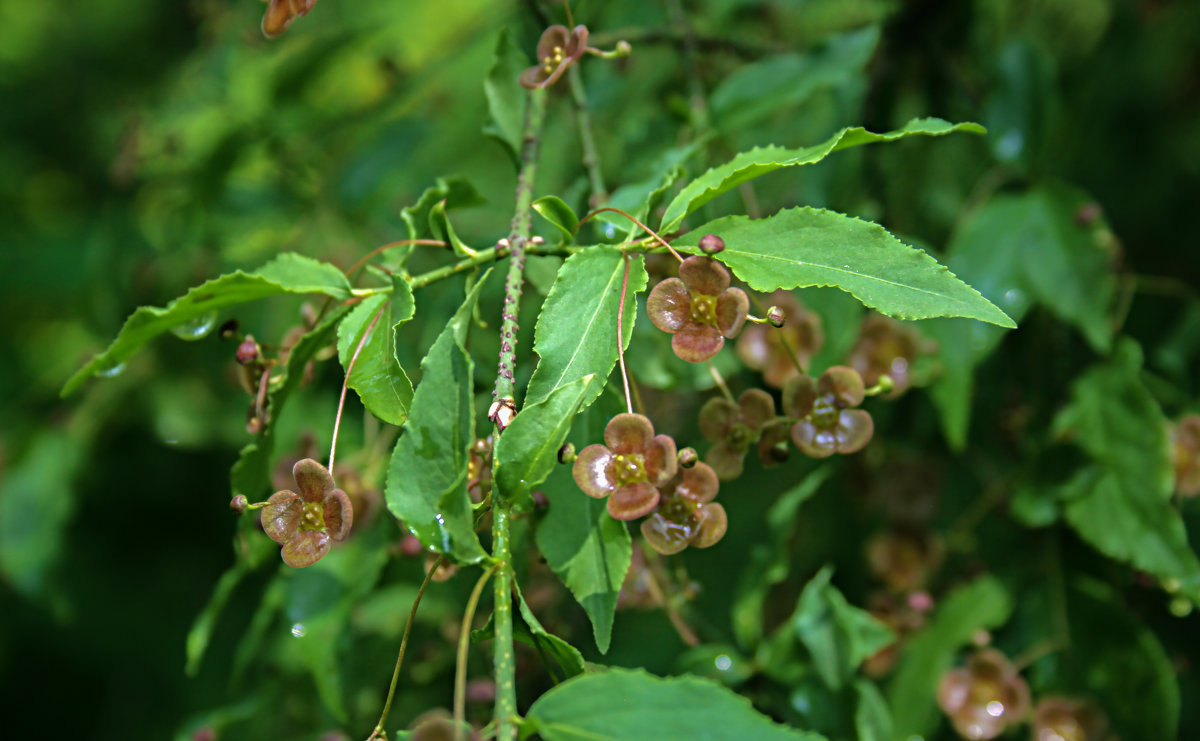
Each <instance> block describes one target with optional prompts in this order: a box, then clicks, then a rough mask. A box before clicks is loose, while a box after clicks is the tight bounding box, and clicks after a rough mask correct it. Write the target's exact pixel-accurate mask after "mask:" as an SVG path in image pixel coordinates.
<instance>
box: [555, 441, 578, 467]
mask: <svg viewBox="0 0 1200 741" xmlns="http://www.w3.org/2000/svg"><path fill="white" fill-rule="evenodd" d="M558 462H559V463H574V462H575V446H574V445H572V444H571V443H563V446H562V447H561V448H559V449H558Z"/></svg>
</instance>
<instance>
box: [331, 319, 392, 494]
mask: <svg viewBox="0 0 1200 741" xmlns="http://www.w3.org/2000/svg"><path fill="white" fill-rule="evenodd" d="M386 308H387V302H386V301H385V302H384V303H383V306H380V307H379V311H377V312H375V316H374V318H372V319H371V323H370V324H368V325H367V329H366V331H365V332H363V336H362V337H360V338H359V340H358V346H357V347H355V348H354V354H353V355H351V356H350V362H349V363H347V364H346V376H345V378H343V379H342V396H341V398H339V399H338V408H337V416H336V417H334V418H333V440H332V441H331V442H330V443H329V471H330V473H332V472H333V456H334V454H336V453H337V440H338V428H339V427H341V424H342V408H343V407H344V406H345V405H346V387H347V386H349V385H350V374H351V373H352V372H353V371H354V363H355V362H356V361H357V360H358V354H359V353H360V352H362V349H363V345H365V344H367V338H368V337H370V336H371V331H372V330H373V329H375V325H376V324H378V323H379V317H381V316H383V310H384V309H386Z"/></svg>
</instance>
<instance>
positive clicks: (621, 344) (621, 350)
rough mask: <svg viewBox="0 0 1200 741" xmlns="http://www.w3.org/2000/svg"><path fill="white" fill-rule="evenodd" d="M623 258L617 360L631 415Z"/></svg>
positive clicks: (627, 264)
mask: <svg viewBox="0 0 1200 741" xmlns="http://www.w3.org/2000/svg"><path fill="white" fill-rule="evenodd" d="M621 257H624V258H625V275H624V276H623V277H622V278H621V303H619V304H617V360H618V361H619V362H620V364H621V382H622V383H624V384H625V410H626V411H628V412H629V413H630V414H633V397H632V396H630V395H629V373H627V372H626V371H625V332H624V329H623V327H622V324H621V320H622V317H623V316H624V314H625V292H626V290H628V288H629V255H628V254H626V253H624V252H622V253H621Z"/></svg>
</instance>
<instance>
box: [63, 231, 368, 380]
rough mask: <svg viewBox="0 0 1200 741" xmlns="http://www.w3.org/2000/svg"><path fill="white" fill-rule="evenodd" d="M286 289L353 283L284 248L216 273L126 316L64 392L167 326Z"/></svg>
mask: <svg viewBox="0 0 1200 741" xmlns="http://www.w3.org/2000/svg"><path fill="white" fill-rule="evenodd" d="M284 293H319V294H324V295H326V296H330V297H331V298H335V299H338V300H344V299H347V298H349V297H350V283H349V282H347V280H346V276H344V275H342V271H340V270H338V269H337V268H336V267H334V266H333V265H330V264H329V263H325V262H318V261H317V260H313V259H312V258H310V257H304V256H303V255H297V254H293V253H290V252H285V253H284V254H282V255H280V256H279V257H276V258H275V259H274V260H272V261H271V262H269V263H267V264H266V265H264V266H263V267H261V268H259V269H258V270H256V271H254V272H253V273H244V272H242V271H240V270H239V271H237V272H234V273H228V274H226V275H222V276H221V277H219V278H214V279H212V280H210V281H208V282H207V283H204V284H202V285H199V286H197V287H195V288H193V289H191V290H190V291H188V292H187V293H185V294H184V295H183V296H181V297H179V298H177V299H175V300H174V301H172V302H171V303H169V304H167V305H166V306H165V307H162V308H159V307H156V306H142V307H140V308H138V309H137V310H136V311H134V312H133V314H132V315H130V317H129V318H128V319H127V320H125V325H124V326H123V327H121V331H120V332H119V333H118V334H117V338H116V339H115V340H113V342H112V344H111V345H109V346H108V348H107V349H106V350H105V351H104V352H102V353H100V354H99V355H97V356H96V357H94V358H92V359H91V360H90V361H89V362H88V363H87V365H85V366H83V367H82V368H80V369H79V370H77V371H76V372H75V374H74V375H72V376H71V377H70V378H69V379H67V382H66V384H64V385H63V388H62V396H67V395H68V394H71V393H74V392H75V390H77V389H78V388H79V387H80V386H82V385H83V382H84V381H86V380H87V379H88V378H90V377H91V376H93V375H96V374H98V373H99V374H104V373H106V372H112V371H113V369H116V368H119V367H120V366H122V365H123V364H124V363H125V362H126V361H128V360H129V359H130V358H131V357H133V355H134V354H135V353H137V351H138V350H140V349H141V348H142V346H143V345H145V344H146V343H147V342H149V341H150V340H152V339H154V338H155V337H157V336H158V335H160V334H162V333H163V332H166V331H168V330H170V329H172V328H175V327H179V326H181V325H183V326H186V325H187V324H188V323H189V322H195V321H196V320H199V319H205V320H206V321H207V318H208V317H211V315H212V313H213V312H214V311H216V310H218V309H223V308H225V307H228V306H234V305H237V304H241V303H245V302H247V301H254V300H255V299H260V298H267V297H268V296H278V295H280V294H284Z"/></svg>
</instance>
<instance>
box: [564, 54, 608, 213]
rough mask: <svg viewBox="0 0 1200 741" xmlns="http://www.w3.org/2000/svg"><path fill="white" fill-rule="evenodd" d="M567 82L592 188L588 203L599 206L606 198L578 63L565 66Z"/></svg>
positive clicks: (584, 161) (584, 165) (584, 162)
mask: <svg viewBox="0 0 1200 741" xmlns="http://www.w3.org/2000/svg"><path fill="white" fill-rule="evenodd" d="M567 82H568V83H569V84H570V88H571V102H573V103H574V104H575V120H576V122H577V123H578V124H579V143H580V145H581V146H582V147H583V168H584V169H585V170H587V175H588V184H589V185H590V186H591V189H592V197H591V199H590V201H589V205H590V206H591V207H592V208H599V207H600V206H601V205H603V203H604V202H605V201H607V200H608V191H607V189H606V188H605V187H604V173H603V172H602V171H601V170H600V157H599V155H598V154H597V153H596V138H595V136H593V134H592V115H591V114H590V113H588V107H587V95H586V94H585V93H584V91H583V75H581V74H580V73H579V65H577V64H572V65H571V66H570V67H569V68H567Z"/></svg>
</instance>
